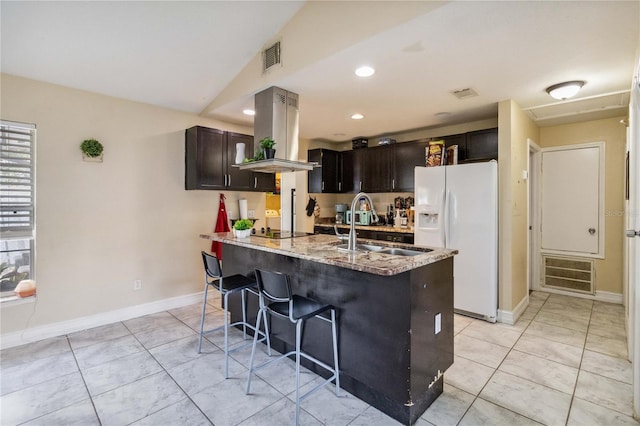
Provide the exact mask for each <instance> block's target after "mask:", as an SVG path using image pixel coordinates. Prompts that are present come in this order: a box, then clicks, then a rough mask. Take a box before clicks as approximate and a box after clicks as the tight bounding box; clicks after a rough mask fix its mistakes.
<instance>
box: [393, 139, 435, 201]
mask: <svg viewBox="0 0 640 426" xmlns="http://www.w3.org/2000/svg"><path fill="white" fill-rule="evenodd" d="M427 144H428V142H427V141H416V142H405V143H397V144H394V145H391V147H392V149H393V156H392V158H393V181H392V182H391V183H392V185H391V186H392V190H393V191H394V192H413V190H414V189H415V176H414V169H415V168H416V166H424V165H425V164H426V147H427Z"/></svg>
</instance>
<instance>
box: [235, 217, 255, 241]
mask: <svg viewBox="0 0 640 426" xmlns="http://www.w3.org/2000/svg"><path fill="white" fill-rule="evenodd" d="M251 228H253V221H251V220H249V219H239V220H236V222H235V223H234V224H233V229H234V230H235V232H236V237H237V238H247V237H248V236H250V235H251Z"/></svg>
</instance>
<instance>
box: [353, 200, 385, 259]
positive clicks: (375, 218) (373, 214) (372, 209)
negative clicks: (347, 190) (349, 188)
mask: <svg viewBox="0 0 640 426" xmlns="http://www.w3.org/2000/svg"><path fill="white" fill-rule="evenodd" d="M360 198H364V199H365V200H367V201H368V202H369V205H370V206H371V216H373V223H377V222H378V215H377V214H376V210H375V209H374V208H373V201H372V200H371V197H369V195H368V194H366V193H364V192H359V193H358V194H357V195H356V196H355V197H354V198H353V201H351V226H350V228H349V244H348V245H347V250H349V251H351V252H355V251H356V245H357V237H356V218H355V211H356V202H358V200H359V199H360Z"/></svg>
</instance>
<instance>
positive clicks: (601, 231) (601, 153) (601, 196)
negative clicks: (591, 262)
mask: <svg viewBox="0 0 640 426" xmlns="http://www.w3.org/2000/svg"><path fill="white" fill-rule="evenodd" d="M583 148H598V159H599V161H598V169H599V170H598V252H597V253H583V252H574V251H563V250H550V249H543V248H542V247H540V253H542V254H555V255H559V256H569V257H572V256H575V257H587V258H592V259H604V258H605V237H606V235H605V234H606V229H605V204H604V203H605V198H606V193H605V189H606V186H605V175H606V172H605V164H606V162H605V154H606V145H605V142H604V141H598V142H586V143H581V144H573V145H558V146H553V147H549V148H542V149H541V152H542V153H544V152H550V151H568V150H573V149H583ZM541 160H542V159H541ZM540 168H541V174H542V161H541V164H540ZM542 191H544V188H541V191H540V194H542ZM540 207H541V208H542V200H540ZM542 221H543V218H542V215H541V216H540V227H541V228H540V233H542ZM541 238H542V235H541Z"/></svg>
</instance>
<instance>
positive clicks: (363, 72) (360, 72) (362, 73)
mask: <svg viewBox="0 0 640 426" xmlns="http://www.w3.org/2000/svg"><path fill="white" fill-rule="evenodd" d="M375 72H376V70H374V69H373V68H371V67H370V66H367V65H364V66H362V67H360V68H357V69H356V75H357V76H358V77H371V76H372V75H373V74H375Z"/></svg>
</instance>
